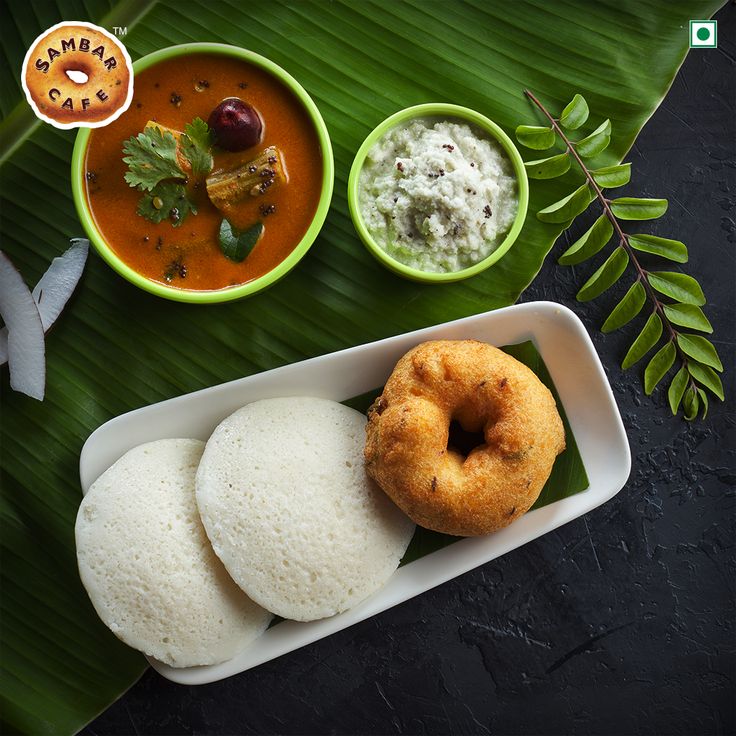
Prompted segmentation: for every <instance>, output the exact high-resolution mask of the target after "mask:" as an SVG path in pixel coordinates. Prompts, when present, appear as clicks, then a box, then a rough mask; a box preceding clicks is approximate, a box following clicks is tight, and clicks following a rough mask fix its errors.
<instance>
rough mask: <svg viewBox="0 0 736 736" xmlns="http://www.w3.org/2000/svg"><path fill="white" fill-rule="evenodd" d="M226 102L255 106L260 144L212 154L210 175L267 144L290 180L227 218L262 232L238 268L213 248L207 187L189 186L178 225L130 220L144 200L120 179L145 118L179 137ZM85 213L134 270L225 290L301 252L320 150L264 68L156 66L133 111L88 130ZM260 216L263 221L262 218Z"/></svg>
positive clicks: (216, 222) (209, 59)
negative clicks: (187, 206)
mask: <svg viewBox="0 0 736 736" xmlns="http://www.w3.org/2000/svg"><path fill="white" fill-rule="evenodd" d="M226 97H239V98H240V99H242V100H243V101H244V102H247V103H248V104H250V105H252V106H253V107H254V108H255V109H256V110H257V111H258V113H259V114H260V116H261V118H262V120H263V128H264V130H263V140H262V141H261V143H259V144H258V145H257V146H254V147H253V148H250V149H248V150H245V151H242V152H239V153H228V152H225V151H218V149H217V148H215V149H214V151H213V153H214V160H215V169H218V168H227V167H229V166H231V165H233V164H235V163H240V162H242V163H245V162H247V161H248V160H250V159H253V158H255V157H256V156H257V155H258V154H259V153H260V152H261V151H263V149H264V148H266V147H267V146H272V145H275V146H277V147H278V149H279V150H280V151H281V155H282V158H283V162H284V165H285V169H286V171H287V174H288V181H287V183H285V184H281V185H279V186H275V187H273V188H272V189H269V190H268V192H267V193H266V194H263V195H259V196H249V197H246V199H245V200H243V201H241V202H239V203H238V204H237V213H236V215H235V216H230V219H231V221H232V222H233V225H235V226H236V227H240V228H245V227H248V226H249V225H252V224H255V223H256V222H262V223H263V225H264V232H263V235H262V236H261V238H260V240H259V241H258V244H257V245H256V246H255V248H254V249H253V251H252V252H251V253H250V255H249V256H248V257H247V258H246V259H245V260H244V261H243V262H242V263H235V262H233V261H231V260H230V259H228V258H226V257H225V255H224V254H223V253H222V251H221V250H220V246H219V244H218V235H219V229H220V224H221V222H222V219H223V215H222V213H221V212H220V211H219V210H218V209H217V208H216V207H215V206H214V205H213V204H212V203H211V202H210V201H209V199H208V197H207V193H206V187H205V185H204V181H202V182H199V183H196V182H195V184H194V186H193V187H190V188H189V191H190V194H192V195H193V196H192V198H193V200H194V201H195V203H196V206H197V214H196V215H193V214H190V215H189V216H188V217H186V218H185V219H184V220H183V221H182V222H181V224H180V225H179V226H178V227H174V225H173V224H172V223H171V222H170V221H169V220H165V221H163V222H161V223H158V224H156V223H153V222H151V221H150V220H147V219H145V218H144V217H142V216H140V215H138V214H137V213H136V209H137V207H138V201H139V200H140V198H141V196H142V193H141V192H139V191H138V190H137V189H134V188H131V187H130V186H128V184H127V183H126V181H125V178H124V175H125V172H126V171H127V166H126V164H125V163H124V162H123V150H122V149H123V143H124V141H126V140H127V139H128V138H130V137H131V136H135V135H138V133H140V132H142V131H143V130H144V129H145V127H146V123H147V122H148V121H150V120H153V121H155V122H158V123H160V124H161V125H164V126H167V127H169V128H172V129H174V130H179V131H182V130H184V126H185V125H186V124H187V123H190V122H191V121H192V120H193V119H194V118H197V117H200V118H202V119H203V120H205V121H206V120H207V118H208V117H209V115H210V112H212V110H213V109H214V108H215V107H217V105H218V104H219V103H220V102H221V101H222V100H223V99H225V98H226ZM85 173H86V177H85V184H86V194H87V201H88V203H89V209H90V211H91V213H92V217H93V218H94V221H95V225H96V226H97V228H98V230H99V231H100V233H101V234H102V237H103V238H104V240H105V241H106V242H107V243H108V245H109V246H110V247H111V248H112V250H114V251H115V253H116V254H117V255H118V256H119V257H120V258H121V259H122V260H123V261H125V263H126V264H128V265H129V266H130V267H131V268H132V269H134V270H135V271H137V272H138V273H140V274H141V275H143V276H145V277H146V278H149V279H151V280H153V281H158V282H160V283H163V284H166V285H168V286H173V287H177V288H181V289H192V290H213V289H224V288H227V287H229V286H236V285H239V284H245V283H247V282H249V281H253V280H254V279H257V278H258V277H260V276H263V275H264V274H266V273H268V272H269V271H270V270H272V269H273V268H274V267H275V266H277V265H278V264H279V263H280V262H281V261H283V260H284V259H285V258H286V257H287V256H288V255H289V253H290V252H291V251H292V250H293V249H294V248H295V247H296V246H297V245H298V243H299V241H300V240H301V239H302V237H303V236H304V234H305V232H306V231H307V229H308V227H309V225H310V223H311V221H312V219H313V217H314V214H315V212H316V210H317V205H318V202H319V198H320V192H321V186H322V151H321V148H320V145H319V140H318V138H317V133H316V131H315V129H314V125H313V123H312V121H311V119H310V118H309V115H308V113H307V112H306V110H305V109H304V108H303V107H302V105H301V103H300V102H299V100H298V99H297V98H296V97H295V96H294V94H293V93H292V92H291V91H290V90H289V89H288V88H287V87H285V86H284V85H283V84H282V83H281V82H280V81H279V80H278V79H276V78H274V77H273V76H271V75H270V74H269V73H268V72H266V71H265V70H263V69H261V68H259V67H257V66H254V65H252V64H249V63H248V62H246V61H243V60H240V59H233V58H231V57H228V56H219V55H216V54H192V55H189V56H179V57H176V58H173V59H170V60H168V61H163V62H161V63H159V64H156V65H155V66H152V67H150V68H148V69H145V70H144V71H142V72H140V73H139V74H136V77H135V92H134V97H133V102H132V103H131V106H130V108H129V109H128V110H127V111H126V112H125V113H124V114H123V115H121V116H120V117H119V118H118V119H117V120H116V121H114V122H113V123H111V124H110V125H108V126H106V127H104V128H97V129H95V130H93V131H91V134H90V138H89V144H88V146H87V155H86V160H85ZM264 213H266V214H264Z"/></svg>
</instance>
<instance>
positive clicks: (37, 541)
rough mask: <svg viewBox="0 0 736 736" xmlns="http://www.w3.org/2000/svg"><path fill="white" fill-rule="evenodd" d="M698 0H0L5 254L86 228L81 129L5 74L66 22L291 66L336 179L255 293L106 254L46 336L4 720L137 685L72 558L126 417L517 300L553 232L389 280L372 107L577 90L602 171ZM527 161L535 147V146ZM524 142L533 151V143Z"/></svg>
mask: <svg viewBox="0 0 736 736" xmlns="http://www.w3.org/2000/svg"><path fill="white" fill-rule="evenodd" d="M718 6H719V3H718V2H715V1H712V0H701V1H699V2H682V3H671V2H668V1H667V0H649V1H645V0H629V2H621V0H607V1H605V2H604V1H602V2H597V3H589V2H582V0H580V1H578V2H575V1H573V0H555V2H553V3H550V2H548V1H547V0H526V1H525V2H514V3H510V2H490V1H489V0H471V1H469V2H449V1H447V0H442V1H441V2H440V1H434V0H409V1H403V2H388V0H386V1H385V2H368V1H360V2H359V1H358V0H355V1H354V2H348V1H346V0H334V1H333V2H327V1H326V0H320V1H319V2H317V1H310V0H299V1H298V2H297V1H296V0H294V2H291V3H289V2H283V1H281V0H268V1H266V0H262V1H260V2H248V3H244V2H238V1H237V0H231V1H230V2H220V1H218V0H187V1H186V2H181V0H176V1H174V0H161V1H160V2H152V1H149V0H123V1H122V2H120V3H112V2H109V1H107V0H45V1H43V2H33V3H30V2H27V0H12V1H11V2H5V3H4V13H3V16H4V17H3V21H4V22H3V25H2V31H0V33H1V34H2V47H3V54H4V57H5V58H4V61H5V63H4V64H3V65H1V68H0V89H1V91H2V102H1V104H0V112H1V113H2V116H3V121H2V123H1V124H0V167H1V174H2V177H1V179H0V196H1V197H2V202H1V205H2V212H3V215H4V216H3V221H2V247H3V249H4V250H5V251H6V252H7V253H8V254H9V255H10V256H11V258H12V259H13V260H14V262H15V264H16V266H17V267H18V268H19V269H20V270H21V272H22V274H23V275H24V277H25V279H26V281H27V282H28V283H29V284H31V285H32V284H34V283H35V282H36V281H37V280H38V278H39V277H40V276H41V274H42V273H43V271H44V270H45V268H46V267H47V265H48V264H49V262H50V261H51V260H52V258H54V257H55V256H57V255H59V254H60V253H61V252H62V251H63V250H64V249H65V248H66V247H67V240H68V238H69V237H71V236H76V235H80V234H81V229H80V227H79V224H78V222H77V219H76V217H75V214H74V208H73V205H72V199H71V190H70V184H69V162H70V158H71V149H72V143H73V133H71V132H61V131H57V130H55V129H53V128H51V127H49V126H46V125H43V124H41V123H39V122H38V121H36V120H35V118H34V117H33V115H32V113H31V111H30V108H29V107H28V106H27V105H26V103H25V101H24V99H23V97H22V94H21V91H20V86H19V84H18V79H19V71H20V65H21V63H22V59H23V56H24V53H25V50H26V49H27V48H28V46H29V45H30V44H31V42H32V41H33V39H34V38H35V36H36V35H37V34H38V33H40V32H42V31H43V30H45V29H46V28H48V27H49V26H50V25H52V24H54V23H56V22H58V21H59V20H62V19H65V20H91V21H93V22H97V23H99V24H101V25H104V26H106V27H108V28H112V27H113V26H119V27H124V28H126V29H127V34H126V35H125V37H124V41H125V44H126V46H127V48H128V50H129V51H130V53H131V55H132V56H133V58H137V57H139V56H141V55H143V54H146V53H148V52H151V51H154V50H156V49H159V48H162V47H164V46H168V45H170V44H175V43H184V42H188V41H221V42H224V43H230V44H235V45H238V46H243V47H246V48H249V49H252V50H254V51H256V52H259V53H261V54H264V55H265V56H268V57H270V58H271V59H273V60H274V61H275V62H276V63H278V64H280V65H282V66H283V67H285V68H286V69H287V70H288V71H289V72H291V73H292V74H293V75H294V76H295V77H296V78H297V79H299V80H300V81H301V82H302V84H303V85H304V86H305V87H306V89H307V90H308V91H309V93H310V94H311V95H312V96H313V97H314V99H315V101H316V102H317V104H318V106H319V107H320V109H321V111H322V113H323V116H324V118H325V120H326V122H327V126H328V128H329V130H330V134H331V136H332V141H333V145H334V151H335V164H336V186H335V196H334V199H333V204H332V209H331V211H330V215H329V217H328V220H327V222H326V224H325V227H324V229H323V231H322V233H321V235H320V237H319V239H318V240H317V242H316V243H315V245H314V246H313V248H312V249H311V251H310V253H309V254H308V256H307V257H306V258H305V259H304V260H303V261H302V262H301V263H300V264H299V266H298V267H297V268H296V269H295V270H294V271H293V272H292V273H291V274H290V275H289V276H288V277H287V278H285V279H284V280H283V281H281V282H280V283H279V284H277V285H276V286H274V287H273V288H271V289H270V290H269V291H268V292H266V293H263V294H260V295H258V296H256V297H254V298H252V299H250V300H247V301H243V302H239V303H234V304H224V305H219V306H209V307H195V306H189V305H183V304H175V303H169V302H165V301H163V300H160V299H157V298H155V297H153V296H150V295H148V294H145V293H143V292H141V291H138V290H136V289H135V288H134V287H133V286H131V285H130V284H128V283H127V282H125V281H123V280H122V279H120V278H119V277H117V276H116V275H115V274H114V273H113V272H112V271H111V270H110V269H109V268H108V267H107V266H105V265H104V264H103V263H102V261H101V260H100V259H99V258H95V257H93V258H91V259H90V263H89V265H88V268H87V272H86V274H85V276H84V279H83V282H82V284H81V286H80V288H79V290H78V293H77V295H76V297H75V298H74V300H73V301H72V302H71V303H70V305H69V306H68V307H67V313H66V314H65V315H63V316H62V318H61V319H60V320H59V322H58V324H57V326H56V327H55V328H54V330H53V331H52V332H51V333H50V334H49V336H48V340H47V359H48V378H47V397H46V400H45V401H44V402H43V403H38V402H35V401H33V400H32V399H29V398H27V397H24V396H21V395H19V394H14V393H12V392H11V391H10V389H9V383H8V375H7V370H6V369H3V371H2V376H0V390H1V391H2V427H1V433H2V434H1V446H2V458H1V465H2V477H1V480H2V498H1V499H0V519H1V522H2V535H1V542H0V545H1V551H2V581H1V585H2V592H3V595H2V599H1V601H0V605H1V606H2V630H1V632H0V636H1V642H0V643H1V645H2V652H3V656H2V692H1V693H0V697H1V701H0V703H1V707H2V718H3V731H4V732H24V733H57V734H59V733H61V734H63V733H73V732H75V731H76V730H78V729H79V728H81V727H82V726H83V725H84V724H85V723H87V722H88V721H89V720H90V719H91V718H93V717H94V716H95V715H96V714H97V713H99V712H100V711H101V710H102V709H104V708H105V707H106V706H107V705H108V704H109V703H110V702H111V701H112V700H114V699H115V698H116V697H118V696H119V695H120V693H121V692H123V691H124V690H125V689H126V688H127V687H129V686H130V685H131V684H132V683H133V682H134V681H135V679H136V678H137V677H138V676H139V675H140V673H141V672H142V671H143V667H144V660H143V659H142V658H141V657H140V656H138V655H137V654H135V653H133V652H131V651H130V650H128V649H127V648H126V647H124V646H123V645H122V644H120V643H119V642H118V641H117V640H116V639H115V637H114V636H113V635H112V634H110V633H109V632H107V631H106V630H105V629H104V627H103V626H102V625H101V624H100V623H99V622H98V620H97V617H96V616H95V614H94V611H93V609H92V607H91V605H90V604H89V601H88V599H87V597H86V595H85V593H84V591H83V590H82V588H81V586H80V583H79V579H78V575H77V572H76V563H75V553H74V540H73V526H74V518H75V515H76V510H77V506H78V504H79V500H80V490H79V487H78V480H77V461H78V455H79V451H80V449H81V447H82V444H83V443H84V440H85V439H86V437H87V436H88V435H89V433H90V432H91V431H92V430H93V429H94V428H95V427H97V426H98V425H99V424H101V423H102V422H104V421H106V420H107V419H109V418H110V417H112V416H115V415H117V414H119V413H121V412H124V411H128V410H130V409H134V408H136V407H139V406H142V405H144V404H148V403H150V402H154V401H160V400H162V399H165V398H169V397H171V396H175V395H178V394H180V393H183V392H186V391H192V390H195V389H199V388H202V387H204V386H210V385H212V384H215V383H219V382H222V381H227V380H231V379H233V378H237V377H240V376H243V375H247V374H250V373H253V372H256V371H261V370H266V369H270V368H274V367H276V366H279V365H283V364H285V363H289V362H293V361H297V360H301V359H303V358H307V357H311V356H314V355H318V354H322V353H326V352H330V351H333V350H339V349H341V348H345V347H348V346H350V345H354V344H357V343H362V342H366V341H368V340H374V339H379V338H383V337H387V336H389V335H392V334H397V333H401V332H405V331H408V330H413V329H417V328H420V327H425V326H427V325H431V324H435V323H438V322H443V321H446V320H448V319H453V318H459V317H463V316H467V315H469V314H474V313H478V312H481V311H485V310H487V309H492V308H496V307H500V306H503V305H507V304H511V303H513V302H514V301H515V300H516V299H517V298H518V297H519V295H520V293H521V292H522V291H523V290H524V288H525V287H526V286H527V285H528V284H529V282H530V281H531V280H532V279H533V278H534V276H535V275H536V273H537V272H538V270H539V268H540V266H541V263H542V261H543V259H544V257H545V256H546V254H547V252H548V251H549V250H550V248H551V247H552V244H553V243H554V240H555V238H556V237H557V236H558V235H559V233H560V231H561V228H562V226H560V225H545V224H543V223H541V222H539V221H538V220H537V219H536V218H535V217H529V218H528V220H527V224H526V226H525V228H524V231H523V232H522V234H521V237H520V238H519V240H518V242H517V243H516V244H515V245H514V247H513V248H512V249H511V250H510V251H509V253H508V254H507V255H506V256H505V257H504V258H503V259H502V260H501V261H500V262H499V263H498V264H497V265H496V266H494V267H493V268H491V269H490V270H488V271H486V272H485V273H484V274H481V275H479V276H476V277H475V278H473V279H470V280H468V281H465V282H460V283H457V284H452V285H443V286H441V287H438V286H428V285H421V284H415V283H410V282H407V281H403V280H401V279H400V278H399V277H396V276H394V275H392V274H390V273H388V272H387V271H385V270H384V269H383V268H382V267H381V266H380V265H379V264H378V263H376V262H375V261H374V260H373V259H372V258H371V256H370V255H368V253H367V252H366V251H365V249H364V248H363V246H362V245H361V244H360V241H359V240H358V238H357V237H356V235H355V233H354V230H353V227H352V225H351V222H350V218H349V214H348V208H347V198H346V193H345V190H346V180H347V174H348V170H349V167H350V163H351V161H352V157H353V155H354V153H355V151H356V150H357V148H358V146H359V145H360V143H361V141H362V140H363V138H364V137H365V135H366V134H367V133H368V132H369V131H370V130H371V129H372V128H373V127H374V126H375V125H376V124H377V123H378V122H380V121H381V120H382V119H384V118H385V117H387V116H388V115H389V114H391V113H393V112H395V111H396V110H398V109H400V108H403V107H406V106H408V105H412V104H417V103H421V102H430V101H447V102H454V103H458V104H462V105H467V106H469V107H471V108H474V109H477V110H479V111H481V112H483V113H484V114H486V115H488V116H489V117H491V118H492V119H494V120H495V121H496V122H498V123H499V124H500V125H501V126H502V127H503V128H505V129H506V130H507V132H512V131H513V129H514V128H515V126H516V125H517V124H518V123H521V122H524V123H532V124H534V123H536V122H537V119H536V117H535V113H534V112H533V110H532V109H531V108H530V106H529V105H528V103H527V102H526V101H525V99H524V97H523V95H522V90H523V88H524V87H528V88H530V89H532V90H534V91H535V92H536V93H537V94H538V95H539V96H541V98H542V100H543V101H544V102H545V103H547V104H548V105H550V106H551V108H552V109H555V110H561V109H562V107H563V106H564V105H565V104H566V103H567V102H568V101H569V99H570V98H571V97H572V95H573V94H574V93H575V92H579V93H581V94H583V95H584V96H585V97H586V99H587V100H588V103H589V104H590V108H591V111H592V117H591V123H594V124H598V123H599V122H600V121H601V120H603V119H604V118H610V119H611V122H612V123H613V139H612V142H611V145H610V147H609V148H608V149H607V150H606V151H605V153H604V154H603V155H601V156H600V157H599V161H597V162H596V165H598V166H607V165H611V164H615V163H618V162H619V161H620V160H621V158H622V157H623V155H624V154H625V152H626V151H627V150H628V149H629V148H630V146H631V145H632V143H633V141H634V139H635V137H636V135H637V133H638V132H639V130H640V129H641V127H642V126H643V125H644V123H645V122H646V121H647V119H648V118H649V116H650V115H651V114H652V112H653V111H654V109H655V108H656V107H657V105H658V104H659V103H660V102H661V100H662V98H663V97H664V95H665V93H666V91H667V89H668V88H669V86H670V84H671V82H672V80H673V78H674V75H675V73H676V71H677V69H678V67H679V65H680V64H681V63H682V61H683V59H684V56H685V54H686V51H687V46H688V31H687V25H688V24H687V21H688V20H689V19H691V18H708V17H710V16H711V15H712V14H713V13H714V12H715V10H716V9H717V8H718ZM530 153H531V154H532V155H530V156H526V157H527V158H533V157H534V156H535V155H537V154H536V153H535V152H530ZM525 155H526V153H525ZM578 180H579V177H577V178H576V174H575V173H574V172H570V173H569V174H567V175H566V176H565V177H563V178H562V179H555V180H549V181H540V182H535V183H534V186H533V187H532V197H531V202H530V211H531V212H534V211H536V210H538V209H541V208H542V207H543V206H545V205H546V204H548V203H549V202H553V201H555V200H556V199H559V198H560V197H561V196H562V195H563V194H566V193H567V192H569V191H571V189H572V188H574V187H572V186H571V184H574V183H575V182H576V181H578Z"/></svg>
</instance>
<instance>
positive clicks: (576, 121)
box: [560, 94, 589, 130]
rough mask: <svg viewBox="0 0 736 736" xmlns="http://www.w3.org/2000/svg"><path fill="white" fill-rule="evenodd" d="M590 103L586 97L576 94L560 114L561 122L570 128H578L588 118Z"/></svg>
mask: <svg viewBox="0 0 736 736" xmlns="http://www.w3.org/2000/svg"><path fill="white" fill-rule="evenodd" d="M588 113H589V110H588V103H587V102H586V101H585V97H583V96H582V95H578V94H576V95H575V97H573V98H572V100H571V101H570V102H568V103H567V105H566V106H565V109H564V110H563V111H562V115H560V124H561V125H563V126H564V127H565V128H567V129H568V130H577V128H579V127H580V126H581V125H583V124H584V123H585V121H586V120H587V119H588Z"/></svg>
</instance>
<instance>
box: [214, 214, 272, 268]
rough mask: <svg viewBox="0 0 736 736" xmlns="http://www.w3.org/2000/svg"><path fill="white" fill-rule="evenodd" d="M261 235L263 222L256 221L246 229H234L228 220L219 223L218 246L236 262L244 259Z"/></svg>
mask: <svg viewBox="0 0 736 736" xmlns="http://www.w3.org/2000/svg"><path fill="white" fill-rule="evenodd" d="M261 235H263V223H262V222H257V223H256V224H255V225H251V226H250V227H249V228H247V229H246V230H236V229H235V228H234V227H233V226H232V225H231V224H230V222H228V220H223V221H222V222H221V223H220V238H219V240H220V248H221V250H222V252H223V253H224V254H225V255H226V256H227V257H228V258H229V259H230V260H231V261H235V262H236V263H240V262H241V261H244V260H245V259H246V257H247V256H248V255H249V254H250V252H251V251H252V250H253V248H255V247H256V243H257V242H258V241H259V239H260V237H261Z"/></svg>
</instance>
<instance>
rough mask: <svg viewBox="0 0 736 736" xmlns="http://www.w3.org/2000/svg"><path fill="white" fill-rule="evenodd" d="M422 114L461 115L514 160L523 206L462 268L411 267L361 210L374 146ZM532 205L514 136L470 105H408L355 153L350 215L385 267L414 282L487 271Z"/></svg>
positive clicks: (508, 245) (459, 277)
mask: <svg viewBox="0 0 736 736" xmlns="http://www.w3.org/2000/svg"><path fill="white" fill-rule="evenodd" d="M421 117H454V118H460V119H462V120H466V121H468V122H471V123H473V124H475V125H477V126H478V127H479V128H481V129H482V130H484V131H485V132H486V133H489V134H490V135H491V136H493V138H494V139H495V140H496V141H498V142H499V143H500V144H501V147H502V148H503V150H504V151H505V152H506V154H507V156H508V157H509V159H510V160H511V164H512V166H513V170H514V174H515V176H516V180H517V182H518V186H519V205H518V209H517V212H516V217H515V218H514V222H513V223H512V225H511V228H510V229H509V231H508V233H506V237H505V238H504V239H503V241H502V242H501V243H500V244H499V246H498V247H497V248H496V249H495V250H494V251H493V252H492V253H490V254H489V255H487V256H486V257H485V258H484V259H483V260H482V261H478V263H474V264H473V265H472V266H468V267H467V268H463V269H461V270H460V271H447V272H442V273H433V272H431V271H421V270H419V269H418V268H412V267H411V266H407V265H406V264H404V263H401V261H397V260H396V259H395V258H393V257H392V256H391V255H389V254H388V253H387V252H386V251H385V250H383V248H381V247H380V246H379V245H378V243H376V241H375V240H374V239H373V237H372V236H371V234H370V233H369V232H368V228H367V227H366V225H365V222H364V221H363V216H362V214H361V213H360V202H359V194H358V187H359V183H360V172H361V170H362V169H363V164H364V163H365V159H366V156H367V155H368V151H369V150H370V149H371V148H372V146H373V144H374V143H375V142H376V141H377V140H378V139H379V138H380V137H381V136H383V135H384V134H385V133H386V132H387V131H389V130H390V129H391V128H394V127H396V126H397V125H399V124H401V123H403V122H406V121H407V120H411V119H413V118H421ZM528 206H529V179H528V178H527V175H526V169H525V168H524V161H523V159H522V158H521V154H520V153H519V150H518V149H517V148H516V146H515V145H514V143H513V141H512V140H511V138H509V136H508V135H506V133H504V131H503V130H502V129H501V128H500V126H499V125H498V124H497V123H494V122H493V120H491V119H490V118H488V117H486V116H485V115H482V114H481V113H479V112H477V111H476V110H473V109H471V108H469V107H463V106H462V105H453V104H450V103H443V102H427V103H424V104H421V105H413V106H412V107H406V108H404V109H403V110H399V111H398V112H395V113H394V114H393V115H390V116H389V117H387V118H386V119H385V120H384V121H383V122H382V123H379V124H378V125H377V126H376V127H375V128H374V129H373V130H372V131H371V132H370V133H369V134H368V137H367V138H366V139H365V140H364V141H363V144H362V145H361V147H360V148H359V149H358V152H357V153H356V154H355V159H354V161H353V165H352V167H351V169H350V176H349V177H348V207H349V208H350V216H351V218H352V220H353V225H354V226H355V229H356V230H357V231H358V235H359V236H360V239H361V240H362V241H363V244H364V245H365V246H366V248H367V249H368V251H369V252H370V253H371V254H372V255H373V256H374V257H375V258H376V259H377V260H378V261H379V262H380V263H382V264H383V265H384V266H386V267H388V268H389V269H391V270H392V271H394V272H395V273H398V274H399V275H400V276H404V277H405V278H408V279H412V280H414V281H424V282H428V283H441V282H448V281H460V280H462V279H466V278H469V277H470V276H475V275H476V274H478V273H480V272H481V271H485V269H487V268H488V267H490V266H492V265H493V264H494V263H496V262H497V261H499V260H500V259H501V258H502V256H504V255H505V254H506V252H507V251H508V250H509V248H511V246H512V245H513V244H514V241H515V240H516V239H517V237H518V235H519V233H520V232H521V228H522V227H523V225H524V221H525V219H526V214H527V208H528Z"/></svg>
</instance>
